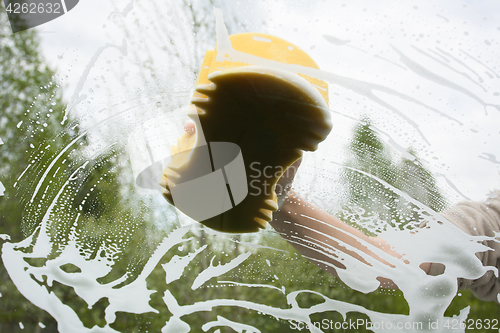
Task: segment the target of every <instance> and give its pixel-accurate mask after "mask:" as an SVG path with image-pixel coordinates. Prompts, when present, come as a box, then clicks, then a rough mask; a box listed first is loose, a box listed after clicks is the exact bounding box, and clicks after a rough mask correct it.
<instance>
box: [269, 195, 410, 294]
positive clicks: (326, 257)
mask: <svg viewBox="0 0 500 333" xmlns="http://www.w3.org/2000/svg"><path fill="white" fill-rule="evenodd" d="M271 225H272V226H273V228H274V229H275V230H276V231H277V232H279V233H280V234H281V235H282V236H283V237H284V238H285V239H286V240H288V241H289V242H290V243H291V244H292V246H294V247H295V248H296V249H297V251H299V252H300V253H301V254H302V255H304V256H305V257H307V258H309V259H312V260H313V261H315V263H316V264H317V265H318V266H320V267H321V268H323V269H325V270H327V271H328V272H330V273H332V274H335V275H336V272H335V269H334V267H336V268H345V267H344V265H343V264H342V263H341V262H340V260H339V259H338V257H337V256H336V255H335V253H336V252H338V251H341V252H343V253H345V254H347V255H349V256H351V257H354V258H356V259H358V260H360V261H361V262H363V263H365V264H367V265H369V263H368V262H367V261H366V260H365V259H364V258H363V257H366V256H365V255H368V256H371V257H372V258H375V259H376V260H378V261H380V262H381V263H384V264H386V265H389V266H392V265H391V264H390V263H389V262H387V261H386V260H384V259H382V258H381V257H380V256H379V255H377V254H376V253H374V252H373V251H372V250H376V249H380V250H382V251H383V252H384V253H388V254H390V255H391V256H393V257H397V258H400V257H401V256H400V255H399V254H397V253H396V252H394V251H393V250H392V249H391V247H390V246H389V245H388V244H387V243H386V242H385V241H383V240H382V239H380V238H377V237H369V236H367V235H365V234H364V233H362V232H361V231H360V230H358V229H356V228H354V227H351V226H349V225H347V224H345V223H344V222H342V221H341V220H339V219H338V218H336V217H334V216H332V215H329V214H327V213H325V212H324V211H322V210H321V209H319V208H318V207H315V206H314V205H312V204H310V203H308V202H307V201H306V200H304V199H303V198H301V197H300V196H298V195H296V194H295V193H294V192H293V191H290V192H289V193H288V196H287V198H286V200H285V201H284V203H283V205H282V207H281V209H280V210H279V211H278V212H276V213H275V214H274V218H273V221H272V222H271ZM370 248H371V249H372V250H370ZM360 254H363V255H360ZM323 263H328V264H329V265H325V264H323ZM332 266H334V267H332ZM384 282H385V281H384ZM391 287H393V286H391Z"/></svg>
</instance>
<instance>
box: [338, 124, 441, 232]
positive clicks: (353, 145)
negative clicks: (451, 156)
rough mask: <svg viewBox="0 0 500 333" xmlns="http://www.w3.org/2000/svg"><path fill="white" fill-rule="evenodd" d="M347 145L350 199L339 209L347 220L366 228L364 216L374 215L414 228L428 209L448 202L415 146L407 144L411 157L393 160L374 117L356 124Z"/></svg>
mask: <svg viewBox="0 0 500 333" xmlns="http://www.w3.org/2000/svg"><path fill="white" fill-rule="evenodd" d="M347 148H348V154H349V159H348V160H347V162H346V167H345V169H344V171H343V174H342V181H343V183H344V185H345V187H346V190H347V193H348V204H345V205H344V209H343V211H342V213H341V218H342V219H343V220H344V221H347V222H349V223H351V224H353V225H357V226H358V227H361V228H363V223H362V222H363V220H370V221H373V219H370V217H376V218H377V219H378V220H381V221H384V222H386V223H387V224H388V225H390V226H391V227H398V228H401V229H402V228H414V227H416V226H418V225H419V224H420V222H422V219H423V218H424V216H425V211H426V210H427V209H429V208H430V209H431V210H433V211H441V210H442V209H443V208H444V207H445V199H444V197H443V195H442V194H441V192H440V190H439V188H438V187H437V185H436V180H435V178H434V177H433V175H432V174H431V173H430V172H429V171H428V170H427V169H426V168H425V166H424V165H423V163H422V161H421V160H420V159H419V158H418V156H417V154H416V153H415V151H414V150H413V149H412V148H409V149H408V150H407V154H406V156H407V157H405V156H403V157H402V158H401V159H400V160H399V161H394V158H393V156H392V154H391V151H390V149H389V148H388V147H387V146H386V145H385V144H384V143H383V142H382V140H381V139H380V137H379V136H378V134H377V132H376V130H375V129H374V128H373V126H372V124H371V121H370V119H368V118H364V119H362V120H361V121H360V122H359V123H358V124H357V126H356V127H355V129H354V131H353V138H352V140H351V142H350V144H349V146H348V147H347ZM404 195H408V196H410V197H411V198H412V199H414V200H416V202H412V201H410V200H407V199H405V198H404ZM426 207H428V208H426ZM382 228H385V227H384V226H382ZM377 230H378V229H376V230H373V229H372V230H367V229H365V231H367V232H376V231H377ZM378 231H380V230H378Z"/></svg>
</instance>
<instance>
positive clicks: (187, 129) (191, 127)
mask: <svg viewBox="0 0 500 333" xmlns="http://www.w3.org/2000/svg"><path fill="white" fill-rule="evenodd" d="M184 131H185V132H186V133H189V134H194V133H195V132H196V127H195V126H194V122H192V121H191V120H188V122H186V124H184Z"/></svg>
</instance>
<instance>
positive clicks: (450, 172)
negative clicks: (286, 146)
mask: <svg viewBox="0 0 500 333" xmlns="http://www.w3.org/2000/svg"><path fill="white" fill-rule="evenodd" d="M178 2H179V1H177V2H175V3H178ZM156 5H157V6H161V8H160V10H159V9H158V7H156V8H155V7H153V6H151V3H150V0H142V1H133V0H132V1H129V0H125V1H114V2H111V1H110V2H108V1H97V0H83V1H80V3H79V4H78V5H77V6H76V7H75V8H74V9H73V10H72V11H70V12H68V13H67V14H66V15H64V16H62V17H60V18H58V19H56V20H54V21H51V22H49V23H46V24H44V25H42V26H40V27H39V28H37V30H38V31H39V32H40V34H41V36H42V38H43V43H42V46H43V51H44V53H45V55H46V57H47V58H48V59H49V60H50V61H51V62H53V63H54V64H55V65H56V66H57V68H58V70H59V72H60V73H61V77H60V79H62V80H64V83H65V84H66V86H67V91H66V96H67V97H68V98H70V99H75V98H76V97H78V96H80V97H81V95H82V93H81V91H83V90H85V92H86V95H89V96H92V97H93V101H91V100H90V99H87V100H86V103H88V105H87V106H84V105H83V103H81V104H80V105H78V107H79V109H80V110H81V111H82V110H83V112H87V113H91V112H94V111H93V110H96V109H99V101H102V99H100V98H99V97H102V95H99V94H105V93H106V92H108V93H110V94H113V93H114V91H115V90H121V88H120V87H118V86H113V84H112V83H110V82H113V81H112V80H107V82H108V83H107V87H106V89H102V84H100V87H101V90H100V92H98V91H94V90H95V89H94V90H89V89H92V87H93V86H92V84H94V83H92V82H91V81H92V80H94V81H96V78H98V77H100V76H105V77H106V78H108V77H109V75H110V74H109V68H107V66H108V65H109V67H112V68H113V70H114V71H115V72H116V71H119V72H120V73H122V74H121V75H129V77H134V75H135V74H134V73H135V71H137V68H136V67H137V66H136V65H137V64H134V61H137V59H134V58H133V57H132V56H131V54H132V53H133V52H130V51H131V49H130V48H137V49H135V50H134V51H135V52H138V53H140V52H141V50H140V48H142V47H144V48H145V49H148V50H149V51H151V50H153V51H151V52H155V50H154V47H155V46H158V50H161V43H165V40H162V39H160V38H157V36H160V35H159V34H160V33H161V32H159V31H156V30H155V29H154V27H153V23H151V22H154V21H155V20H159V19H158V18H156V19H152V17H153V16H154V15H157V14H158V13H166V15H165V17H162V18H161V19H163V20H165V19H167V20H168V19H172V20H175V18H176V12H175V10H174V11H171V9H170V8H174V9H175V8H176V6H174V1H172V2H170V1H165V2H162V4H156ZM219 5H220V7H221V8H222V10H223V12H224V14H225V15H226V20H227V17H228V16H230V15H234V16H235V17H237V21H239V22H241V26H238V25H236V26H235V27H236V29H240V31H244V30H245V29H249V30H250V31H256V32H264V33H270V34H274V35H277V36H280V37H282V38H284V39H286V40H289V41H290V42H292V43H294V44H296V45H298V46H300V47H301V48H303V49H304V50H305V51H307V52H308V53H309V54H310V55H311V56H312V57H313V58H314V59H315V60H316V61H317V63H318V64H319V66H320V68H321V69H322V70H324V71H325V72H328V73H333V74H335V76H336V77H337V78H343V79H339V80H337V81H331V82H330V107H331V109H332V115H333V118H334V120H335V123H334V130H333V132H332V135H331V136H330V138H329V139H328V140H327V141H326V142H325V143H324V144H323V145H322V147H321V149H320V151H319V152H318V153H317V154H318V156H321V158H323V160H324V161H326V162H322V163H327V162H328V161H330V162H334V163H335V162H339V163H341V162H342V156H340V155H339V154H336V153H335V152H336V151H339V149H341V148H342V145H343V143H345V142H346V140H347V139H348V136H349V131H350V129H351V128H352V126H353V125H354V124H355V120H353V119H359V118H360V117H361V116H362V115H364V114H366V115H369V116H370V118H372V120H373V121H374V124H375V126H376V127H377V128H378V130H379V131H380V133H381V135H382V137H383V138H384V140H385V141H386V142H387V143H388V144H390V145H391V147H392V148H394V151H395V152H396V154H402V151H404V149H406V148H408V147H410V146H411V147H413V148H415V149H416V150H417V152H418V154H419V156H420V157H421V158H422V159H423V160H424V161H425V162H426V165H427V166H428V167H429V168H430V169H431V171H432V172H433V173H434V174H435V175H436V176H437V178H438V180H439V182H440V185H442V186H443V187H444V188H445V189H446V191H447V192H448V193H449V194H450V196H451V200H452V201H456V200H459V199H464V198H465V199H472V200H480V199H484V198H485V195H486V193H487V192H488V191H489V190H492V189H494V188H500V175H499V170H500V168H499V167H500V149H499V148H498V147H500V142H499V141H500V140H499V138H500V126H498V124H500V107H499V106H500V57H499V55H498V50H500V45H499V42H500V23H499V22H500V2H498V1H495V0H491V1H456V0H448V1H446V0H440V1H404V2H403V1H368V0H358V1H352V0H350V1H309V2H304V1H300V2H299V1H297V2H290V1H286V0H279V1H223V2H221V3H220V4H219ZM169 15H170V16H169ZM124 22H125V23H127V24H129V27H132V26H133V29H132V30H133V31H132V32H130V31H129V32H128V33H125V32H124V31H123V29H122V26H123V23H124ZM134 22H135V24H136V25H133V23H134ZM214 34H215V32H214ZM140 36H143V37H140ZM148 36H151V38H150V39H148ZM141 38H142V39H144V40H143V41H141V43H143V44H140V43H139V41H138V40H139V39H141ZM124 41H125V44H126V45H127V47H128V53H124V52H123V50H121V51H120V49H119V47H120V46H123V45H124V44H123V43H124ZM106 45H107V47H106ZM109 45H114V46H112V47H110V46H109ZM138 45H142V46H140V47H139V46H138ZM108 49H112V51H109V52H108V51H107V50H108ZM117 50H118V51H117ZM158 52H159V51H158ZM186 52H189V50H188V51H186ZM155 59H156V58H155ZM158 59H161V54H158ZM200 60H201V59H200ZM153 66H155V67H157V68H158V73H162V70H164V69H165V68H166V67H168V66H169V64H166V63H165V62H161V61H159V62H157V63H155V64H154V65H153ZM190 80H191V79H190ZM91 83H92V84H91ZM104 84H105V85H106V83H104ZM131 84H133V83H131ZM95 85H96V84H94V86H95ZM110 91H111V92H110ZM123 95H125V93H124V94H123ZM73 102H74V101H73ZM316 163H317V162H316ZM316 166H317V164H316ZM320 168H325V169H328V166H326V164H325V166H320Z"/></svg>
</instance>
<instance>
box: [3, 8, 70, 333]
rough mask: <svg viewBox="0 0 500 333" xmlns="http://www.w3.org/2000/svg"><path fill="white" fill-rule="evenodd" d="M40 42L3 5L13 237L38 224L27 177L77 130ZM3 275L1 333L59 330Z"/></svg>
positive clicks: (8, 206)
mask: <svg viewBox="0 0 500 333" xmlns="http://www.w3.org/2000/svg"><path fill="white" fill-rule="evenodd" d="M39 43H40V41H39V38H38V36H37V34H36V32H35V30H32V29H31V30H26V31H22V32H18V33H15V34H13V33H12V31H11V29H10V24H9V22H8V18H7V14H6V12H5V9H4V7H3V6H0V109H1V110H2V111H1V115H0V139H1V140H2V141H3V142H4V145H2V146H0V181H1V182H2V184H3V185H4V186H5V194H4V196H1V197H0V234H6V235H9V237H10V238H11V239H12V240H13V241H19V240H20V239H23V238H24V237H25V236H26V235H29V234H31V233H32V232H33V230H34V228H35V227H36V223H35V222H33V220H31V219H30V218H29V216H35V215H37V214H40V212H39V211H38V212H37V211H35V210H33V211H31V212H27V211H26V210H25V207H26V206H25V203H26V201H28V200H29V199H30V198H29V195H30V194H31V193H28V192H27V191H25V190H26V188H33V187H34V186H35V185H36V184H29V185H27V186H20V183H21V182H22V181H24V179H23V178H22V177H23V175H24V174H26V173H28V172H30V173H37V172H41V170H40V166H41V165H44V164H46V163H47V162H48V161H49V160H50V158H51V157H52V156H53V155H54V154H57V152H58V151H60V149H61V145H62V143H63V142H64V141H66V140H67V139H68V138H69V137H71V136H73V135H75V133H76V130H74V129H71V128H70V127H69V126H66V127H65V126H63V125H61V120H62V116H63V109H64V104H63V103H62V95H61V89H60V87H58V86H57V84H56V82H55V81H56V80H55V79H56V78H55V72H54V70H52V69H51V68H50V67H49V66H48V65H47V64H46V62H45V60H44V58H43V57H42V55H41V54H40V50H39ZM35 162H36V163H35ZM35 164H36V165H35ZM28 169H29V170H28ZM47 196H51V194H47ZM37 199H40V198H37ZM30 214H31V215H30ZM23 219H24V223H21V221H23ZM0 279H1V285H0V293H1V295H2V298H0V331H1V332H15V331H18V330H20V329H21V328H20V326H23V327H25V328H26V329H28V330H29V331H31V332H39V331H40V330H41V326H39V322H42V321H44V322H45V326H46V329H47V331H55V330H56V328H55V322H54V321H53V320H52V319H51V318H48V316H47V314H46V313H45V312H44V311H42V310H40V309H38V308H36V307H35V306H33V305H32V304H30V303H29V302H27V301H26V300H25V299H24V297H23V296H22V295H20V294H19V292H17V289H16V288H15V286H13V284H12V282H11V281H10V279H9V277H8V275H7V272H6V271H5V269H4V267H3V265H2V267H1V269H0Z"/></svg>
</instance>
